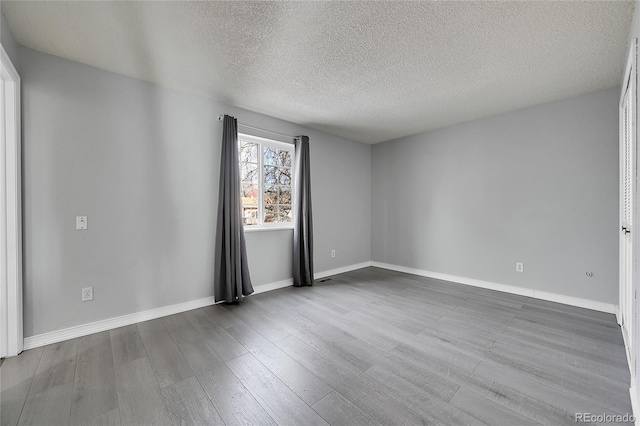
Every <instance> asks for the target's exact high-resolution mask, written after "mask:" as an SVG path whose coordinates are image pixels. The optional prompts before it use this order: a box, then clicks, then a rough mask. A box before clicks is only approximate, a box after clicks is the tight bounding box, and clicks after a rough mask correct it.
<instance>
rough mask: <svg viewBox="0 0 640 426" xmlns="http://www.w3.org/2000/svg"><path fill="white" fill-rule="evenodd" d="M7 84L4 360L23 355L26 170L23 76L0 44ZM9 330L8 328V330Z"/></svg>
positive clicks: (0, 134)
mask: <svg viewBox="0 0 640 426" xmlns="http://www.w3.org/2000/svg"><path fill="white" fill-rule="evenodd" d="M0 74H1V76H2V79H1V81H0V84H2V85H3V91H2V92H3V93H2V95H3V96H2V98H1V99H0V100H1V101H2V107H1V108H0V110H1V112H0V116H1V117H0V121H1V122H2V123H0V124H1V126H0V139H1V140H0V149H1V150H2V152H1V153H0V154H1V155H0V162H2V167H0V172H1V173H2V178H1V179H0V182H2V191H0V194H1V195H0V197H1V201H2V202H0V208H1V209H2V212H1V213H2V214H0V234H2V235H1V238H0V244H1V245H2V249H1V250H0V258H1V259H0V281H1V285H0V305H1V306H0V313H1V315H2V318H0V326H1V327H2V332H0V339H2V342H1V344H0V350H1V352H2V354H1V355H2V357H5V356H14V355H18V354H19V353H20V352H22V349H23V346H24V340H23V318H22V208H21V206H22V199H21V193H22V179H21V176H22V171H21V164H22V159H21V152H22V148H21V137H20V75H18V72H17V71H16V69H15V67H14V66H13V64H12V63H11V60H10V59H9V56H8V55H7V52H6V51H5V50H4V47H2V46H1V45H0ZM5 327H6V328H5Z"/></svg>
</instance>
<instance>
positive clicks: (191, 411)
mask: <svg viewBox="0 0 640 426" xmlns="http://www.w3.org/2000/svg"><path fill="white" fill-rule="evenodd" d="M162 396H163V397H164V400H165V404H166V406H167V409H168V410H169V416H171V421H172V423H173V424H175V425H224V422H223V421H222V418H221V417H220V415H219V414H218V412H217V411H216V409H215V408H214V407H213V404H212V403H211V401H210V400H209V398H208V397H207V394H206V393H205V391H204V389H202V386H200V383H199V382H198V380H197V379H196V378H195V377H190V378H188V379H187V380H184V381H182V382H179V383H176V384H173V385H171V386H167V387H166V388H164V389H162Z"/></svg>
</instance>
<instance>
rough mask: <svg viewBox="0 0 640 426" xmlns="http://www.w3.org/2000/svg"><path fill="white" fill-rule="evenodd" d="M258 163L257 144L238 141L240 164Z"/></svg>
mask: <svg viewBox="0 0 640 426" xmlns="http://www.w3.org/2000/svg"><path fill="white" fill-rule="evenodd" d="M257 162H258V144H257V143H254V142H245V141H240V164H242V163H257Z"/></svg>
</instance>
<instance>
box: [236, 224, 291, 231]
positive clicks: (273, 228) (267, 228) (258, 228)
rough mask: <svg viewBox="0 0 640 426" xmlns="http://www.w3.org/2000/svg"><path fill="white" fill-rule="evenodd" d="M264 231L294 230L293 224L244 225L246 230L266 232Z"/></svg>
mask: <svg viewBox="0 0 640 426" xmlns="http://www.w3.org/2000/svg"><path fill="white" fill-rule="evenodd" d="M264 231H293V225H289V226H256V227H251V228H249V227H247V226H245V227H244V232H264Z"/></svg>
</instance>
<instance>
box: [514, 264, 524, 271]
mask: <svg viewBox="0 0 640 426" xmlns="http://www.w3.org/2000/svg"><path fill="white" fill-rule="evenodd" d="M516 272H524V263H522V262H516Z"/></svg>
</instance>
